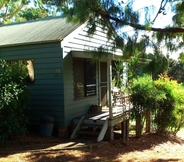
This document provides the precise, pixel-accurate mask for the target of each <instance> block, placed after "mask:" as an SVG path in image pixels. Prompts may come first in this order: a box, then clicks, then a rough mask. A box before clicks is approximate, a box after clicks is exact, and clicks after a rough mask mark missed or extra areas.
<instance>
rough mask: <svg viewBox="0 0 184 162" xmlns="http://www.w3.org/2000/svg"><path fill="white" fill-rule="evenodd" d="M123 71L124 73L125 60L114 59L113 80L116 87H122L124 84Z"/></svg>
mask: <svg viewBox="0 0 184 162" xmlns="http://www.w3.org/2000/svg"><path fill="white" fill-rule="evenodd" d="M123 73H124V65H123V61H113V62H112V77H113V78H112V82H113V84H114V86H115V87H117V88H120V89H121V88H122V87H123V86H124V85H123V80H124V79H125V78H123Z"/></svg>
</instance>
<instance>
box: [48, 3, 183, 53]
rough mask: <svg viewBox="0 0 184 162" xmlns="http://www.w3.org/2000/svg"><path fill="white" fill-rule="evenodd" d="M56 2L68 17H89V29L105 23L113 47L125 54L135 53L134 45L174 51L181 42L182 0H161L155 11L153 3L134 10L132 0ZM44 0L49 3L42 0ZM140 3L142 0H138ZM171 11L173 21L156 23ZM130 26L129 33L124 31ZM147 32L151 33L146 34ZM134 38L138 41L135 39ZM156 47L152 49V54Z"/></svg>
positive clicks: (87, 18)
mask: <svg viewBox="0 0 184 162" xmlns="http://www.w3.org/2000/svg"><path fill="white" fill-rule="evenodd" d="M53 2H55V4H57V5H58V4H59V5H60V7H61V8H62V11H63V12H64V14H65V15H66V16H67V17H68V19H69V20H72V21H75V22H80V23H83V22H85V21H86V20H88V25H89V27H90V28H89V33H91V34H93V33H94V32H95V30H96V28H97V26H98V24H100V25H102V26H103V27H104V28H106V27H108V28H109V29H110V30H109V32H108V34H107V35H108V37H109V38H110V37H112V35H113V33H114V32H117V33H118V35H117V36H116V37H115V42H116V47H118V48H120V49H122V51H124V56H126V57H130V56H133V55H134V48H133V47H135V46H137V47H140V48H137V49H138V51H136V52H138V53H140V54H142V53H143V52H144V53H145V52H146V48H147V47H153V46H155V45H156V46H157V47H160V48H163V47H164V48H167V50H168V51H174V50H177V49H178V48H181V47H182V46H183V43H182V42H183V40H184V35H183V32H184V29H183V24H182V22H183V19H184V15H183V9H184V2H183V1H182V0H160V5H159V9H158V10H157V11H155V12H154V14H155V16H152V15H153V11H154V9H155V6H145V7H143V8H142V9H140V10H134V4H135V2H136V1H135V0H128V1H126V2H125V1H123V0H121V1H120V0H119V1H115V0H92V1H89V0H80V1H78V0H59V1H57V0H56V1H52V3H53ZM45 3H51V1H49V0H45ZM140 3H142V2H141V1H140ZM167 12H173V13H174V16H173V17H172V20H173V22H174V25H171V24H170V25H169V26H166V27H163V28H161V27H155V21H156V20H157V18H158V17H159V15H166V14H167ZM127 27H129V28H128V29H130V30H131V35H130V34H129V33H128V32H127V30H125V29H127ZM148 33H150V34H148ZM135 38H137V41H135ZM155 52H157V51H153V54H155Z"/></svg>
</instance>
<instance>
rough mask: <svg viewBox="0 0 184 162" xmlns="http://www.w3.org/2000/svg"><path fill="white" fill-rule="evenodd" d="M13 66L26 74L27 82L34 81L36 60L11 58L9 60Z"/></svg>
mask: <svg viewBox="0 0 184 162" xmlns="http://www.w3.org/2000/svg"><path fill="white" fill-rule="evenodd" d="M7 63H8V64H9V65H11V68H15V69H16V71H17V73H22V74H24V75H25V80H26V82H27V83H34V81H35V77H34V60H33V59H27V60H11V61H7Z"/></svg>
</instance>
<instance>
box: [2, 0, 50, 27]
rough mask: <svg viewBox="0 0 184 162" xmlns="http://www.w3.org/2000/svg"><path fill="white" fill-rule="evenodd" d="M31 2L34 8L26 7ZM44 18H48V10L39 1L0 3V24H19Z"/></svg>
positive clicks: (3, 1) (8, 0)
mask: <svg viewBox="0 0 184 162" xmlns="http://www.w3.org/2000/svg"><path fill="white" fill-rule="evenodd" d="M31 2H32V3H33V4H34V7H29V6H28V5H29V4H30V3H31ZM44 17H48V10H47V9H46V8H45V7H44V5H43V3H42V1H40V0H1V1H0V24H7V23H11V22H12V21H18V22H20V21H25V20H34V19H37V18H44ZM15 18H16V20H15ZM12 19H13V20H12Z"/></svg>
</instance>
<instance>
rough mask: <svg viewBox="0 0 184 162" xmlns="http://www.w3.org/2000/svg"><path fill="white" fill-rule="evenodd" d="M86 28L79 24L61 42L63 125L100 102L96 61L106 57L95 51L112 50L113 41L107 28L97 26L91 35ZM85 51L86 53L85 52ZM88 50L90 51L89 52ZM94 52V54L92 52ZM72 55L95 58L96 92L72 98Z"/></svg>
mask: <svg viewBox="0 0 184 162" xmlns="http://www.w3.org/2000/svg"><path fill="white" fill-rule="evenodd" d="M87 31H88V28H87V27H86V25H85V24H84V25H82V26H80V27H79V28H78V29H77V30H75V31H74V32H72V33H70V35H68V36H67V37H65V38H64V39H63V40H62V42H61V47H62V48H63V59H64V94H65V95H64V100H65V105H64V107H65V126H69V125H71V124H72V119H73V118H75V117H80V116H82V115H84V114H86V113H87V112H88V111H89V108H90V106H91V105H92V104H99V103H100V96H99V76H98V75H99V71H98V65H99V63H98V61H99V60H106V59H107V58H108V57H106V56H100V54H99V53H97V51H98V50H99V49H102V48H104V49H103V50H104V51H106V52H112V48H113V46H114V43H113V41H112V40H108V39H107V35H106V33H107V32H108V31H107V30H102V29H101V28H100V27H98V28H97V30H96V32H95V33H94V34H93V35H88V33H87ZM86 51H87V53H86ZM89 51H90V52H89ZM94 53H95V54H94ZM72 57H81V58H91V59H96V62H97V68H96V69H97V71H96V78H97V80H96V85H97V94H96V96H92V97H85V98H84V99H80V100H75V99H74V78H73V63H72ZM79 77H80V76H79Z"/></svg>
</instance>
